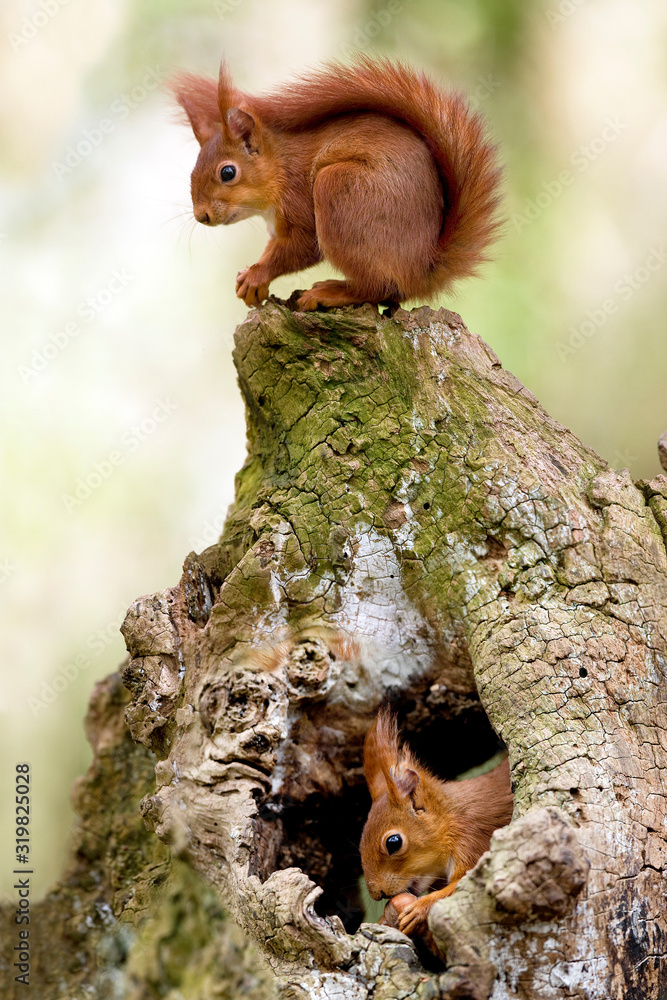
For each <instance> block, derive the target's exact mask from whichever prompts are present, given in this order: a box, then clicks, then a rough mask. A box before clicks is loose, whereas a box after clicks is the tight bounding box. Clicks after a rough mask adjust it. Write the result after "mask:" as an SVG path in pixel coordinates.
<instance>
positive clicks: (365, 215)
mask: <svg viewBox="0 0 667 1000" xmlns="http://www.w3.org/2000/svg"><path fill="white" fill-rule="evenodd" d="M408 166H409V164H408ZM419 173H420V172H419V170H418V169H417V168H416V167H415V169H414V170H412V171H411V170H410V169H408V170H407V171H406V175H404V174H403V172H402V170H399V169H398V168H397V167H396V166H395V165H393V164H390V165H388V164H386V163H384V162H381V163H374V162H366V163H363V162H360V161H359V160H353V161H344V162H340V163H332V164H329V165H327V166H324V167H322V168H320V169H319V170H318V171H317V175H316V177H315V182H314V185H313V203H314V209H315V226H316V231H317V239H318V243H319V246H320V250H321V252H322V255H323V256H324V257H325V259H326V260H328V261H329V262H330V263H331V264H333V265H334V267H336V268H337V269H338V270H339V271H342V273H343V274H344V275H345V278H346V279H347V281H346V282H336V283H329V285H330V287H329V288H328V289H326V290H325V289H317V286H315V287H316V290H317V292H318V293H320V294H321V295H322V296H324V294H325V293H326V294H327V295H328V296H330V297H331V298H330V301H326V302H325V301H324V298H323V297H322V298H320V304H321V305H343V304H349V303H362V302H372V303H374V304H375V305H377V304H379V303H381V302H387V301H392V302H403V301H405V299H408V298H414V297H417V296H422V295H425V294H426V295H428V294H430V293H431V289H430V283H431V280H432V260H433V254H434V248H435V247H436V244H437V238H438V233H439V231H440V225H441V219H442V212H441V204H440V198H441V195H440V192H439V189H438V188H437V187H436V186H435V185H436V184H437V178H436V181H434V184H433V185H430V184H429V183H426V182H425V183H423V184H422V185H421V186H420V185H418V184H417V177H418V176H419ZM333 284H335V285H336V287H335V288H334V287H333ZM343 289H345V291H343ZM344 295H347V296H348V297H347V298H345V299H344V300H343V299H342V298H337V299H336V300H335V301H334V299H333V297H334V296H344ZM313 308H316V306H313Z"/></svg>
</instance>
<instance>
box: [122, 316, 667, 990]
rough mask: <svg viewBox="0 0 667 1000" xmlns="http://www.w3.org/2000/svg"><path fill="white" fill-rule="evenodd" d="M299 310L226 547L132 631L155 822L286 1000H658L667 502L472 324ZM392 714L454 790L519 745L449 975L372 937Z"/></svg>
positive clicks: (250, 381) (291, 320)
mask: <svg viewBox="0 0 667 1000" xmlns="http://www.w3.org/2000/svg"><path fill="white" fill-rule="evenodd" d="M292 301H293V300H290V302H288V303H280V302H278V301H276V300H273V299H272V300H270V302H269V303H267V304H266V305H265V306H264V307H262V308H261V309H259V310H256V311H253V312H252V313H250V315H249V318H248V320H247V322H245V323H244V324H243V325H242V326H240V327H239V329H238V330H237V333H236V348H235V352H234V358H235V363H236V366H237V369H238V374H239V381H240V385H241V389H242V392H243V395H244V398H245V402H246V407H247V424H248V458H247V461H246V463H245V465H244V466H243V468H242V470H241V471H240V472H239V474H238V477H237V484H236V500H235V503H234V505H233V507H232V508H231V509H230V512H229V515H228V518H227V522H226V525H225V528H224V531H223V535H222V538H221V540H220V542H219V543H218V544H217V545H214V546H212V547H211V548H209V549H207V550H206V551H204V552H203V553H201V554H200V555H196V554H194V553H192V554H190V555H189V556H188V558H187V559H186V562H185V566H184V572H183V576H182V579H181V581H180V583H179V584H178V586H176V587H174V588H173V589H171V590H168V591H165V592H163V593H160V594H156V595H153V596H151V597H145V598H141V599H139V600H138V601H136V602H135V604H134V605H133V606H132V608H131V609H130V611H129V612H128V616H127V618H126V621H125V624H124V626H123V634H124V636H125V639H126V642H127V646H128V650H129V652H130V656H131V660H130V662H129V663H128V665H127V666H126V667H125V669H124V672H123V681H124V683H125V685H126V686H127V688H128V689H129V690H130V692H131V701H130V704H129V706H128V708H127V712H126V719H127V723H128V725H129V728H130V731H131V733H132V736H133V737H134V739H135V740H136V741H138V742H139V743H140V744H144V745H145V747H146V748H148V750H150V751H151V752H152V753H153V754H155V755H156V757H157V758H158V759H157V763H156V766H155V775H156V787H155V791H154V793H151V794H148V795H146V796H145V798H144V799H143V801H142V806H141V808H142V813H143V816H144V820H145V822H146V823H147V825H148V826H149V827H150V828H151V829H152V830H154V832H155V834H156V835H157V838H159V840H160V841H163V842H164V843H165V844H168V845H170V847H171V852H172V855H175V856H177V857H178V858H179V859H181V860H180V864H181V866H182V867H183V868H185V869H186V870H187V871H194V872H195V873H196V875H197V876H198V878H199V882H198V884H201V885H202V886H204V887H212V888H213V889H214V890H215V892H216V893H217V894H219V898H220V899H221V900H222V902H223V905H224V907H225V909H226V910H227V911H228V912H229V913H231V914H232V915H233V917H234V919H235V920H236V921H237V922H238V923H239V924H240V925H241V927H242V928H243V929H244V931H245V933H246V935H247V937H248V939H249V940H250V942H252V944H253V945H254V947H255V949H256V950H257V952H258V953H260V954H261V955H262V956H263V958H264V959H265V960H266V962H267V963H268V964H269V965H270V967H271V969H272V970H273V974H274V975H275V977H276V986H277V988H278V989H279V991H280V995H281V996H282V997H284V998H288V1000H297V998H298V1000H301V998H307V997H308V998H310V997H313V998H318V1000H329V998H332V997H334V996H336V997H338V996H344V997H346V998H351V1000H366V998H371V997H372V998H373V1000H389V998H415V1000H417V998H420V1000H428V998H436V997H438V998H454V997H457V998H465V997H469V998H474V1000H487V998H490V997H492V998H493V1000H505V998H507V1000H509V998H522V1000H537V998H539V1000H557V998H558V1000H561V998H563V1000H564V998H566V997H568V998H569V997H580V998H586V1000H608V998H613V1000H632V998H637V1000H640V998H641V1000H660V998H664V997H665V996H667V963H666V961H665V954H666V951H667V918H666V917H665V902H664V898H665V896H664V894H665V884H666V883H665V869H666V866H667V806H666V795H667V789H666V786H665V777H664V776H665V767H666V765H667V712H666V709H665V704H666V701H667V699H666V697H665V690H666V688H665V673H666V664H667V611H666V607H667V553H666V549H665V544H666V539H667V477H665V476H658V477H657V478H656V479H654V480H653V481H651V482H650V483H647V482H641V483H638V484H634V483H633V482H632V480H631V479H630V476H629V474H628V473H627V471H625V472H622V473H617V472H614V471H612V470H611V469H609V468H608V466H607V465H606V464H605V463H604V461H603V460H602V459H600V458H599V456H597V455H596V454H595V453H594V452H593V451H591V450H590V449H589V448H587V447H585V446H584V445H583V444H582V443H581V442H579V441H578V440H577V439H576V438H575V437H574V436H573V435H572V434H571V433H570V432H569V431H567V430H566V429H565V428H564V427H562V426H560V425H559V424H558V423H556V422H555V421H554V420H552V419H551V418H550V417H549V416H548V415H547V414H546V413H545V412H544V410H543V409H542V408H541V407H540V405H539V404H538V402H537V400H536V399H535V398H534V397H533V396H532V395H531V393H530V392H528V391H527V390H526V389H525V388H524V387H522V386H521V384H520V383H519V382H518V381H517V379H516V378H514V376H512V375H511V374H509V373H508V372H506V371H504V370H503V369H502V367H501V365H500V362H499V361H498V359H497V357H496V356H495V355H494V353H493V352H492V351H491V350H490V349H489V348H488V347H487V346H486V345H485V344H484V343H483V342H482V341H481V340H480V339H479V338H478V337H476V336H474V335H472V334H470V333H469V332H468V331H467V330H466V328H465V327H464V326H463V323H462V321H461V319H460V317H459V316H457V315H456V314H455V313H452V312H448V311H447V310H440V311H438V312H433V311H431V310H430V309H428V308H420V309H416V310H413V311H412V312H407V311H404V310H402V309H399V310H397V311H395V312H394V313H393V315H388V314H386V315H380V314H379V313H378V311H377V310H376V309H375V308H373V307H371V306H364V307H361V308H348V309H345V310H335V311H331V312H318V313H310V314H302V313H298V312H294V311H293V310H292ZM388 698H389V699H390V700H392V701H393V703H394V705H395V707H396V710H397V712H398V714H399V721H400V724H401V726H402V729H403V733H404V735H405V737H406V738H407V740H408V742H409V743H410V745H411V746H412V747H413V748H414V750H415V751H416V752H417V755H418V756H419V757H420V758H421V759H422V760H423V761H424V762H425V763H426V764H428V765H429V766H430V767H431V768H432V769H433V770H434V771H436V773H438V774H439V775H440V776H441V777H443V778H452V777H454V776H455V775H457V774H459V773H461V772H462V771H465V770H466V769H467V768H469V767H473V766H475V765H477V764H480V763H481V762H482V761H484V760H485V759H487V758H488V757H490V756H491V755H492V754H493V753H494V752H495V751H496V750H497V749H498V747H499V746H502V744H503V743H504V745H505V746H506V747H507V749H508V751H509V758H510V765H511V772H512V780H513V787H514V794H515V809H514V818H513V820H512V822H511V824H510V825H509V826H507V827H505V828H503V829H502V830H499V831H497V832H496V834H494V837H493V839H492V844H491V850H490V851H489V852H488V853H487V854H486V855H484V856H483V857H482V858H481V859H480V861H479V863H478V864H477V866H476V867H475V869H474V870H473V871H472V872H471V873H469V875H467V876H466V877H465V878H464V879H463V881H462V882H461V884H460V887H459V888H458V889H457V891H456V892H455V893H454V895H453V896H452V897H451V898H449V899H445V900H442V901H441V902H439V903H438V904H436V905H435V906H434V907H433V909H432V911H431V915H430V920H429V928H430V933H431V935H432V939H433V941H434V942H435V944H436V946H437V949H438V951H439V953H440V956H441V957H440V960H439V961H437V960H435V959H432V960H430V959H429V956H428V954H425V953H424V951H422V950H419V949H418V948H416V947H415V945H414V943H413V942H411V941H410V940H409V939H408V938H406V937H405V936H404V935H402V934H401V933H400V932H398V931H397V930H395V929H394V928H392V927H389V926H383V925H377V924H371V923H363V922H362V918H363V912H362V906H361V903H360V897H359V889H358V880H359V875H360V870H361V869H360V861H359V856H358V849H357V844H358V839H359V834H360V831H361V827H362V825H363V822H364V819H365V816H366V813H367V810H368V806H369V798H368V795H367V792H366V789H365V784H364V781H363V774H362V770H361V756H362V747H363V739H364V735H365V732H366V730H367V728H368V726H369V724H370V722H371V720H372V718H373V717H374V715H375V713H376V712H377V710H378V707H379V706H380V704H381V703H382V702H383V701H385V700H386V699H388ZM501 741H502V742H501ZM155 843H157V841H156V842H155ZM183 863H184V864H183ZM193 877H194V876H193ZM198 891H200V890H198ZM201 891H202V892H203V891H204V889H202V890H201ZM207 891H210V889H209V890H207ZM122 909H123V907H122V906H121V911H122ZM116 915H117V916H121V919H122V912H120V913H118V912H117V914H116ZM225 926H226V925H225ZM198 956H199V957H198ZM183 961H184V962H186V963H188V962H189V963H191V964H192V963H196V962H200V963H201V962H202V961H203V959H202V958H201V955H200V953H197V955H195V954H194V953H193V954H192V955H191V956H188V955H185V956H184V958H183ZM121 965H122V963H121V962H119V963H118V968H119V969H120V967H121ZM119 974H120V973H119ZM256 989H257V991H256V993H255V994H254V995H256V996H259V995H260V993H261V995H262V996H265V995H267V994H266V992H261V991H266V990H270V989H271V987H270V985H269V984H267V983H266V982H265V981H264V980H262V982H261V983H260V984H258V985H257V988H256ZM142 995H143V994H142ZM145 995H146V996H153V994H152V993H148V992H147V993H146V994H145ZM182 995H183V996H185V997H188V998H189V997H190V995H192V996H193V997H195V996H197V997H199V996H200V994H199V993H192V994H190V993H189V992H186V991H185V992H184V991H182ZM201 995H202V996H203V995H204V994H201ZM206 995H207V996H208V995H209V994H208V993H207V994H206ZM210 995H211V996H215V995H216V994H215V992H213V993H211V994H210ZM220 995H223V994H220ZM224 995H226V994H224ZM250 995H253V994H252V992H251V993H250Z"/></svg>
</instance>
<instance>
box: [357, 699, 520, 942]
mask: <svg viewBox="0 0 667 1000" xmlns="http://www.w3.org/2000/svg"><path fill="white" fill-rule="evenodd" d="M364 773H365V775H366V781H367V783H368V788H369V791H370V793H371V798H372V805H371V810H370V813H369V814H368V819H367V820H366V825H365V826H364V829H363V833H362V835H361V845H360V850H361V863H362V867H363V871H364V877H365V879H366V885H367V887H368V891H369V893H370V894H371V896H372V897H373V898H374V899H381V898H382V897H383V896H388V897H392V896H396V895H398V894H399V893H403V892H406V891H408V890H410V889H412V890H413V891H416V892H417V893H419V892H420V891H423V890H425V889H427V888H429V887H430V886H432V884H433V883H434V882H436V883H437V882H440V881H445V882H446V883H447V884H446V885H445V887H444V888H440V889H438V890H436V891H435V892H430V893H429V894H428V895H426V896H423V897H422V898H421V899H417V900H416V901H415V902H414V903H412V904H410V905H409V906H407V907H405V908H403V909H402V912H401V915H400V918H399V927H400V929H401V930H402V931H405V932H406V933H414V932H416V931H423V930H424V929H425V928H426V920H427V917H428V912H429V910H430V908H431V906H432V905H433V903H434V902H435V900H436V899H442V898H444V897H445V896H448V895H451V894H452V892H454V890H455V889H456V885H457V883H458V881H459V880H460V879H461V878H462V876H463V875H464V874H465V873H466V872H467V871H468V870H469V869H470V868H472V867H473V866H474V865H475V864H476V863H477V861H478V860H479V858H480V857H481V856H482V854H484V852H485V851H487V850H488V848H489V844H490V841H491V834H492V833H493V831H494V830H497V829H498V827H501V826H504V825H505V824H506V823H509V821H510V819H511V818H512V792H511V788H510V780H509V764H508V762H507V760H504V761H503V762H502V763H501V764H499V765H498V766H497V767H496V768H494V769H493V770H492V771H489V772H488V773H487V774H483V775H480V776H479V777H477V778H469V779H466V780H464V781H441V780H440V779H439V778H436V777H434V775H432V774H431V773H430V772H429V771H428V770H427V769H426V768H425V767H423V766H422V765H421V764H420V763H419V762H418V761H417V760H416V759H415V757H414V756H413V754H412V753H411V752H410V750H409V749H408V748H407V747H403V746H401V744H400V742H399V737H398V730H397V726H396V720H395V718H394V717H393V716H392V715H391V713H390V712H389V710H387V709H384V710H383V711H381V712H380V715H379V716H378V718H377V720H376V721H375V722H374V723H373V725H372V726H371V728H370V730H369V731H368V734H367V736H366V743H365V746H364ZM392 833H397V834H399V835H400V837H401V839H402V846H401V848H400V850H398V851H396V853H394V854H391V855H390V854H389V853H388V851H387V849H386V847H385V841H386V839H387V837H388V836H389V835H391V834H392Z"/></svg>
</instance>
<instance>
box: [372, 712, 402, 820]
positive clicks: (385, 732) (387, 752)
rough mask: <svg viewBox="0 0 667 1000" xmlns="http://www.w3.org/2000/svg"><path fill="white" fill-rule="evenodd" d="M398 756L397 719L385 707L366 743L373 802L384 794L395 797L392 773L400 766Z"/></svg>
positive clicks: (374, 723) (379, 714)
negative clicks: (387, 793)
mask: <svg viewBox="0 0 667 1000" xmlns="http://www.w3.org/2000/svg"><path fill="white" fill-rule="evenodd" d="M398 755H399V751H398V728H397V726H396V719H395V717H394V716H393V715H392V714H391V710H390V709H389V708H387V707H386V706H385V707H384V708H382V709H380V712H379V713H378V716H377V718H376V719H375V721H374V722H373V724H372V726H371V728H370V729H369V730H368V732H367V733H366V742H365V743H364V774H365V776H366V783H367V784H368V790H369V791H370V793H371V798H372V799H373V801H375V799H377V798H379V797H380V795H382V794H383V793H384V792H389V795H390V796H391V797H393V792H394V791H395V790H394V787H393V785H394V782H393V780H392V778H391V777H390V771H391V770H392V769H393V768H394V767H395V766H396V765H397V764H398V759H399V756H398Z"/></svg>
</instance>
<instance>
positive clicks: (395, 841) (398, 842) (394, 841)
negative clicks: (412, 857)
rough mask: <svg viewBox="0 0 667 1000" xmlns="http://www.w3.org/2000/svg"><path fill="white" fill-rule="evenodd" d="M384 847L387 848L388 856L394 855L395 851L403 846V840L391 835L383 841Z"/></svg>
mask: <svg viewBox="0 0 667 1000" xmlns="http://www.w3.org/2000/svg"><path fill="white" fill-rule="evenodd" d="M384 846H385V847H386V848H387V853H388V854H396V851H398V850H400V848H401V847H402V846H403V838H402V837H399V835H398V834H397V833H392V835H391V837H387V839H386V840H385V842H384Z"/></svg>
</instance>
